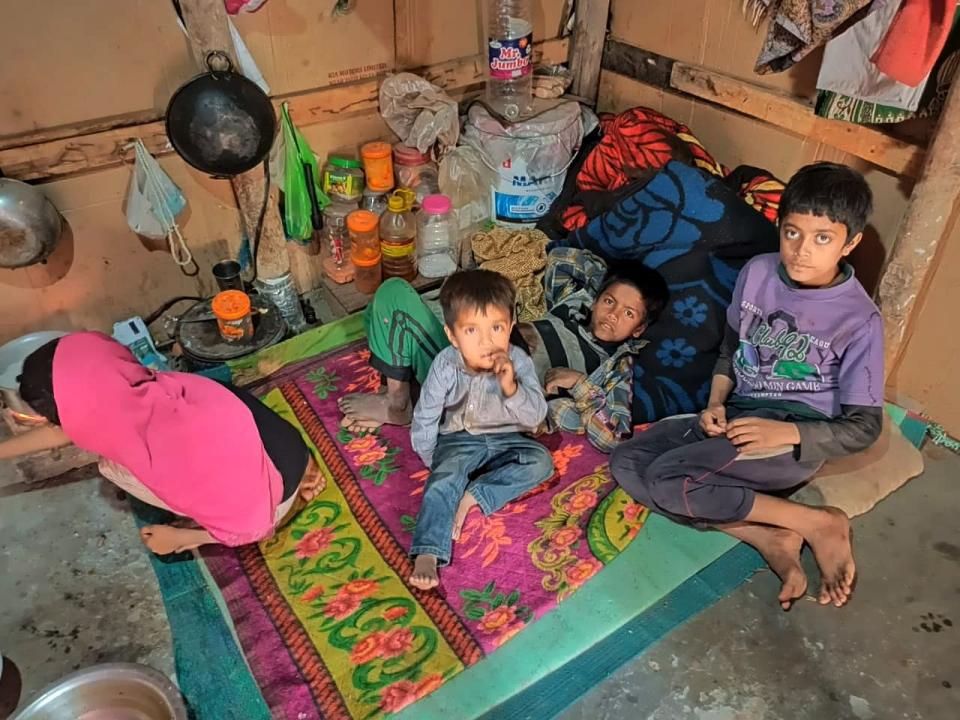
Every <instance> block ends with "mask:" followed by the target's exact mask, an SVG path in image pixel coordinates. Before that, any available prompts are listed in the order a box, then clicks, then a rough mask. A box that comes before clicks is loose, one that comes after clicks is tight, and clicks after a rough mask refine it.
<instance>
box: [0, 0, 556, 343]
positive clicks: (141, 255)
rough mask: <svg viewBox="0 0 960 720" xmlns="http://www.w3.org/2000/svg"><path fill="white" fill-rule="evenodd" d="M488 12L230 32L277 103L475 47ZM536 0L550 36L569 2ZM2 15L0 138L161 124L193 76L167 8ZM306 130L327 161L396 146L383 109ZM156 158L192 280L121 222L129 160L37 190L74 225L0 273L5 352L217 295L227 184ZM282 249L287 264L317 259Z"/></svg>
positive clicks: (385, 0)
mask: <svg viewBox="0 0 960 720" xmlns="http://www.w3.org/2000/svg"><path fill="white" fill-rule="evenodd" d="M485 4H486V3H485V2H483V1H482V0H465V1H464V2H448V1H447V0H396V1H395V0H362V2H357V3H354V4H353V8H354V9H353V10H352V11H351V12H349V13H347V14H345V15H337V14H335V13H334V12H333V8H334V7H335V5H336V3H334V2H333V0H331V1H330V2H317V1H316V0H269V1H268V2H267V3H266V4H265V5H264V6H263V8H262V9H261V10H260V11H259V12H257V13H254V14H242V15H240V16H237V17H236V18H235V23H236V26H237V28H238V30H239V31H240V33H241V35H242V36H243V37H244V39H245V42H246V43H247V45H248V47H249V48H250V52H251V53H252V55H253V56H254V58H255V59H256V61H257V64H258V66H259V67H260V69H261V72H263V74H264V76H265V78H266V80H267V81H268V83H270V85H271V91H272V94H274V95H277V94H286V93H296V92H301V91H306V90H311V89H314V88H317V87H324V86H329V85H336V84H341V83H345V82H350V81H353V80H357V79H360V78H365V77H374V76H377V75H380V74H383V73H384V72H386V71H388V70H390V69H393V68H394V67H395V66H396V64H397V63H396V57H397V55H398V52H400V51H401V50H402V51H403V52H404V53H406V54H405V55H404V57H403V64H404V65H406V66H408V67H413V66H419V65H426V64H432V63H437V62H443V61H445V60H452V59H455V58H458V57H464V56H468V55H472V54H476V53H479V52H480V50H481V49H482V44H483V42H484V40H483V38H484V36H485V31H484V30H483V27H484V25H483V23H482V20H481V19H480V17H479V12H480V10H481V9H482V8H483V7H484V6H485ZM532 5H533V17H534V24H535V37H536V38H537V39H538V40H539V39H549V38H552V37H557V36H558V34H559V29H560V24H561V20H560V18H561V15H562V14H563V9H564V7H565V5H566V0H535V1H534V2H533V3H532ZM395 7H396V8H397V12H396V15H395V12H394V8H395ZM0 17H2V18H3V22H0V67H2V68H4V72H2V73H0V139H3V138H4V137H9V136H17V135H20V134H22V133H27V132H33V131H37V130H45V129H49V128H60V127H64V126H66V127H69V126H71V125H75V124H78V123H83V122H87V121H92V120H99V119H102V118H109V117H113V116H118V115H126V114H130V113H139V114H142V115H143V116H145V117H149V116H151V115H152V116H153V117H160V116H161V115H162V113H163V111H164V109H165V107H166V103H167V101H168V99H169V97H170V95H171V94H172V93H173V92H174V91H175V90H176V88H177V87H179V86H180V84H182V83H183V82H185V81H186V80H188V79H189V78H191V77H193V76H194V75H195V74H196V69H195V67H194V65H193V62H192V59H191V57H190V53H189V49H188V46H187V43H186V40H185V38H184V35H183V33H182V31H181V30H180V28H179V27H178V25H177V23H176V14H175V12H174V10H173V6H172V4H171V3H170V2H169V1H168V0H77V1H76V2H70V3H64V2H58V1H57V0H33V2H30V3H22V2H18V1H17V0H0ZM395 25H396V32H395ZM11 69H13V71H11ZM302 129H303V131H304V134H305V135H306V137H307V139H308V141H309V142H310V144H311V147H312V148H313V150H314V152H316V153H317V154H318V155H319V156H320V157H321V158H323V157H326V155H327V154H329V153H330V152H331V151H333V150H343V149H348V150H349V149H353V150H354V151H357V149H358V146H359V145H360V144H362V143H364V142H367V141H369V140H371V139H377V138H387V139H390V137H391V135H390V133H389V130H388V129H387V127H386V126H385V124H384V123H383V121H382V120H381V119H380V117H379V115H377V114H376V113H367V114H364V115H360V116H356V117H352V118H346V119H340V120H336V121H333V122H325V123H322V124H317V125H310V126H305V127H304V128H302ZM161 165H162V166H163V168H164V169H165V170H166V171H167V172H168V173H169V174H170V176H171V177H172V178H173V180H174V181H175V182H176V183H177V184H178V185H179V186H180V187H181V189H182V190H183V191H184V194H185V195H186V197H187V200H188V208H187V210H186V211H185V213H184V214H183V215H182V216H181V218H180V219H179V220H180V225H181V228H182V231H183V235H184V237H185V238H186V240H187V242H188V244H189V247H190V248H191V250H192V251H193V253H194V256H195V257H196V259H197V261H198V263H199V265H200V268H201V271H200V274H199V276H198V277H197V278H187V277H185V276H183V275H182V274H181V273H180V271H179V270H178V269H177V267H176V266H175V264H174V263H173V261H172V260H171V259H170V257H169V255H168V254H167V253H166V252H165V251H164V250H162V249H160V250H158V249H155V248H154V249H151V248H148V247H147V246H145V244H144V242H143V241H142V240H141V238H139V237H138V236H137V235H136V234H134V233H133V232H131V231H130V230H129V228H128V227H127V224H126V219H125V215H124V207H125V203H124V200H125V197H126V192H127V184H128V182H129V177H130V168H129V167H116V168H110V169H107V170H102V171H97V172H91V173H86V174H83V175H79V176H75V177H70V178H64V179H58V180H55V181H51V182H46V183H42V184H41V188H42V189H43V191H44V192H46V193H47V195H48V196H49V197H50V198H51V200H52V201H53V202H54V204H55V205H56V206H57V207H58V208H59V209H60V211H61V212H62V214H63V215H64V217H65V219H66V221H67V224H68V226H69V230H68V233H67V235H66V236H65V237H64V239H63V242H61V244H60V246H59V247H58V249H57V251H56V252H55V253H54V256H53V257H51V258H50V260H49V261H48V262H47V263H46V264H44V265H37V266H33V267H30V268H25V269H20V270H0V308H3V311H2V312H0V343H3V342H6V341H8V340H10V339H12V338H14V337H17V336H18V335H21V334H23V333H26V332H30V331H33V330H41V329H65V330H66V329H77V328H92V329H99V330H110V329H111V328H112V325H113V323H114V322H115V321H118V320H122V319H125V318H127V317H130V316H131V315H135V314H139V315H147V314H149V313H150V312H151V311H153V310H154V309H156V308H157V307H158V306H160V305H161V304H162V303H163V302H164V301H165V300H167V299H169V298H171V297H174V296H176V295H197V294H200V295H203V294H208V293H209V292H210V291H211V290H212V283H211V281H210V278H209V270H210V267H211V265H212V264H213V263H215V262H216V261H218V260H220V259H223V258H224V257H232V256H235V254H236V252H237V249H238V248H239V244H240V231H239V214H238V211H237V207H236V202H235V200H234V198H233V194H232V191H231V187H230V184H229V183H228V182H226V181H222V180H211V179H210V178H207V177H205V176H203V175H202V174H200V173H197V172H196V171H194V170H193V169H192V168H190V167H189V166H187V165H186V164H185V163H184V162H183V161H181V160H180V159H179V158H178V157H176V156H174V155H169V156H165V157H163V158H162V159H161ZM290 250H291V262H292V263H293V265H294V266H296V265H297V264H298V263H300V264H303V263H316V262H318V259H316V258H309V257H306V256H304V255H303V254H302V253H299V251H297V250H296V248H295V247H291V248H290Z"/></svg>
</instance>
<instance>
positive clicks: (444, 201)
mask: <svg viewBox="0 0 960 720" xmlns="http://www.w3.org/2000/svg"><path fill="white" fill-rule="evenodd" d="M420 209H421V210H423V211H424V212H425V213H427V214H428V215H443V214H445V213H448V212H450V211H451V210H453V203H452V202H450V198H448V197H447V196H446V195H427V196H426V197H425V198H424V199H423V202H422V203H420Z"/></svg>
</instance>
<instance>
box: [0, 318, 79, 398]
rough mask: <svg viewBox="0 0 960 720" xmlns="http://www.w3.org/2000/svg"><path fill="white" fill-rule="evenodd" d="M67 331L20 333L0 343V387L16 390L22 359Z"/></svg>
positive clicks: (21, 369) (18, 384)
mask: <svg viewBox="0 0 960 720" xmlns="http://www.w3.org/2000/svg"><path fill="white" fill-rule="evenodd" d="M66 334H67V333H65V332H61V331H60V330H41V331H39V332H32V333H29V334H27V335H21V336H20V337H18V338H15V339H14V340H11V341H10V342H8V343H6V344H5V345H0V388H2V389H5V390H16V389H17V388H19V387H20V383H19V382H18V381H17V378H18V377H20V373H22V372H23V361H24V360H26V359H27V357H28V356H29V355H30V353H32V352H33V351H34V350H39V349H40V348H42V347H43V346H44V345H46V344H47V343H48V342H50V341H51V340H56V339H57V338H61V337H63V336H64V335H66Z"/></svg>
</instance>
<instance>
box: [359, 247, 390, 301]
mask: <svg viewBox="0 0 960 720" xmlns="http://www.w3.org/2000/svg"><path fill="white" fill-rule="evenodd" d="M351 259H352V260H353V267H354V273H353V286H354V287H355V288H356V289H357V292H361V293H363V294H364V295H373V294H374V293H375V292H376V291H377V288H378V287H380V283H381V281H382V277H383V276H382V274H381V273H382V268H381V262H380V253H377V254H376V255H374V256H373V257H370V256H366V257H357V256H356V255H354V256H353V257H352V258H351Z"/></svg>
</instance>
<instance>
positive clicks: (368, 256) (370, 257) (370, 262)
mask: <svg viewBox="0 0 960 720" xmlns="http://www.w3.org/2000/svg"><path fill="white" fill-rule="evenodd" d="M350 262H352V263H353V264H354V265H356V266H357V267H362V268H368V267H373V266H374V265H379V264H380V253H373V252H367V253H363V254H359V255H358V254H357V253H356V252H354V253H353V254H352V255H351V256H350Z"/></svg>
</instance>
